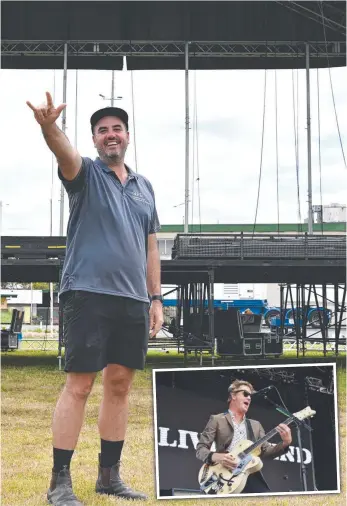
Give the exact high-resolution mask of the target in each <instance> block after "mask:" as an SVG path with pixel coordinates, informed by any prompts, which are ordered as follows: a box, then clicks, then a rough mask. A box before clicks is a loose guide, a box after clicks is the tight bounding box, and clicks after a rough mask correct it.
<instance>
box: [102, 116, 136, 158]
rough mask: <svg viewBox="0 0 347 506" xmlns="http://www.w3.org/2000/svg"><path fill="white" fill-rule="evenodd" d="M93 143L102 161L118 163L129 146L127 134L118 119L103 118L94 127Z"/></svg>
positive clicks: (113, 117)
mask: <svg viewBox="0 0 347 506" xmlns="http://www.w3.org/2000/svg"><path fill="white" fill-rule="evenodd" d="M93 142H94V146H95V148H96V150H97V152H98V153H99V157H100V159H101V160H102V161H104V162H106V163H112V162H113V163H119V162H121V161H123V160H124V156H125V152H126V150H127V148H128V145H129V132H128V131H127V129H126V126H125V124H124V123H123V122H122V121H121V120H120V119H119V118H116V117H115V116H105V117H104V118H101V119H100V120H99V121H98V122H97V124H96V125H95V127H94V135H93Z"/></svg>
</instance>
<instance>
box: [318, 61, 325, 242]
mask: <svg viewBox="0 0 347 506" xmlns="http://www.w3.org/2000/svg"><path fill="white" fill-rule="evenodd" d="M317 109H318V160H319V195H320V207H321V233H322V235H323V227H324V226H323V195H322V156H321V143H320V141H321V135H320V101H319V69H318V67H317Z"/></svg>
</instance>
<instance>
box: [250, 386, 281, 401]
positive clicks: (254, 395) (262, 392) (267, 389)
mask: <svg viewBox="0 0 347 506" xmlns="http://www.w3.org/2000/svg"><path fill="white" fill-rule="evenodd" d="M272 388H275V387H274V386H273V385H270V386H268V387H265V388H262V389H261V390H254V392H253V393H252V395H251V397H252V398H253V397H256V396H259V395H265V394H267V393H268V391H269V390H271V389H272Z"/></svg>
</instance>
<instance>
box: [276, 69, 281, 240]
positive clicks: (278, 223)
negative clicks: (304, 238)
mask: <svg viewBox="0 0 347 506" xmlns="http://www.w3.org/2000/svg"><path fill="white" fill-rule="evenodd" d="M277 105H278V101H277V69H276V68H275V121H276V193H277V234H278V235H279V233H280V201H279V176H278V114H277Z"/></svg>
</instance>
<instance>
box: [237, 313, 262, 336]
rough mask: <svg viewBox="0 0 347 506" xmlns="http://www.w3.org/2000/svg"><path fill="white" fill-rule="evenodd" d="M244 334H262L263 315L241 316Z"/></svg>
mask: <svg viewBox="0 0 347 506" xmlns="http://www.w3.org/2000/svg"><path fill="white" fill-rule="evenodd" d="M241 321H242V327H243V332H244V333H246V332H258V333H259V332H261V321H262V315H261V314H242V315H241Z"/></svg>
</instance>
